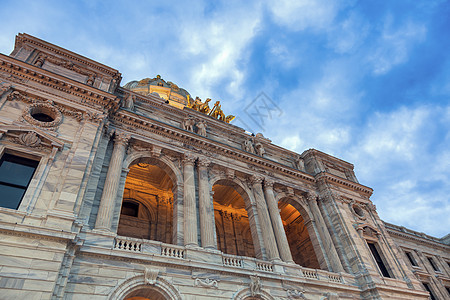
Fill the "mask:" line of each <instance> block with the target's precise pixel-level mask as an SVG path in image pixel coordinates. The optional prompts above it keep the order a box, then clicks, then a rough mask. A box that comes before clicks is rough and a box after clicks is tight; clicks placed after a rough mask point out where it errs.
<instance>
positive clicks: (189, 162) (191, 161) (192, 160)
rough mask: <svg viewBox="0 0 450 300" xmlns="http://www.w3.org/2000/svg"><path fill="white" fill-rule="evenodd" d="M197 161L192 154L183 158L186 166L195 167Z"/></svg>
mask: <svg viewBox="0 0 450 300" xmlns="http://www.w3.org/2000/svg"><path fill="white" fill-rule="evenodd" d="M196 159H197V157H195V156H193V155H192V154H189V153H188V154H185V155H184V156H183V164H184V165H194V163H195V160H196Z"/></svg>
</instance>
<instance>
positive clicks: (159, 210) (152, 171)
mask: <svg viewBox="0 0 450 300" xmlns="http://www.w3.org/2000/svg"><path fill="white" fill-rule="evenodd" d="M173 187H174V185H173V182H172V179H171V178H170V176H169V174H167V173H166V171H164V170H163V169H162V168H160V167H159V166H156V165H153V164H149V163H143V162H139V163H136V164H133V165H131V166H130V171H129V173H128V176H127V179H126V181H125V189H124V193H123V202H122V208H121V212H120V219H119V227H118V230H117V233H118V234H119V235H123V236H129V237H135V238H142V239H149V240H155V241H160V242H163V243H172V227H173Z"/></svg>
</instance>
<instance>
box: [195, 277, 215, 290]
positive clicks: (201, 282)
mask: <svg viewBox="0 0 450 300" xmlns="http://www.w3.org/2000/svg"><path fill="white" fill-rule="evenodd" d="M194 285H195V286H201V287H206V288H214V289H217V288H219V280H218V279H212V278H209V277H205V278H199V277H197V278H195V280H194Z"/></svg>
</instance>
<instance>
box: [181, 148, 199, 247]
mask: <svg viewBox="0 0 450 300" xmlns="http://www.w3.org/2000/svg"><path fill="white" fill-rule="evenodd" d="M194 162H195V157H193V156H191V155H185V156H184V159H183V177H184V245H186V246H198V237H197V205H196V201H195V180H194Z"/></svg>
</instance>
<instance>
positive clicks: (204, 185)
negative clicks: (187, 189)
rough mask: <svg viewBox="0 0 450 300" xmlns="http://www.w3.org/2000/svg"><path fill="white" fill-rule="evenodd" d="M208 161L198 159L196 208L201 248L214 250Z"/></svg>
mask: <svg viewBox="0 0 450 300" xmlns="http://www.w3.org/2000/svg"><path fill="white" fill-rule="evenodd" d="M209 164H210V161H208V160H207V159H204V158H199V160H198V163H197V166H198V206H199V212H200V237H201V242H202V247H203V248H209V249H216V248H217V247H216V245H215V243H214V226H215V222H214V210H213V204H212V201H211V194H210V191H209V182H208V165H209Z"/></svg>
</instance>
